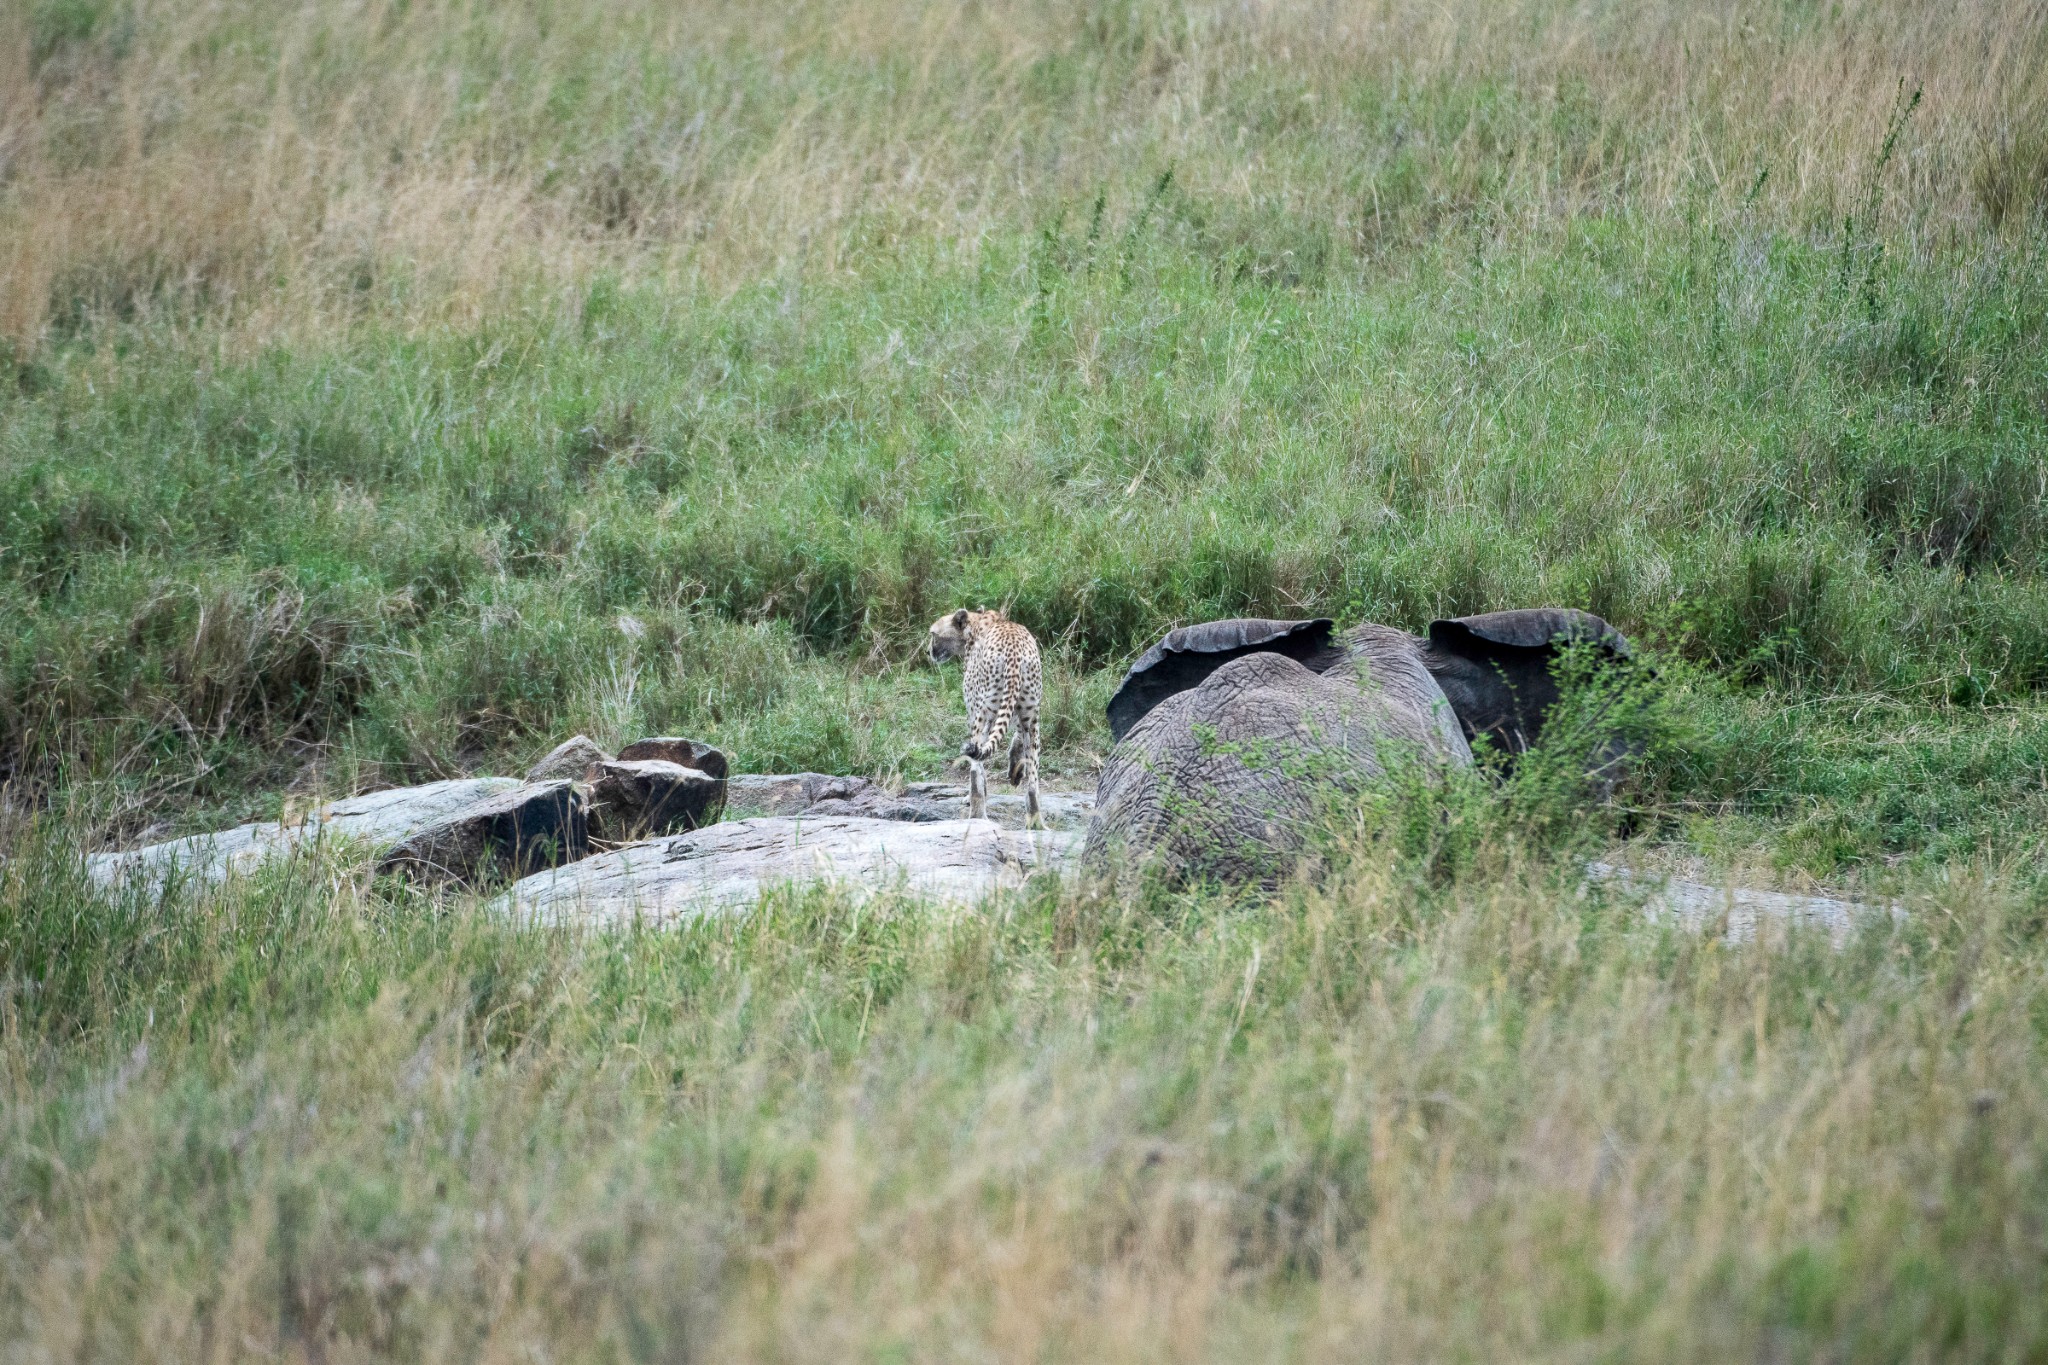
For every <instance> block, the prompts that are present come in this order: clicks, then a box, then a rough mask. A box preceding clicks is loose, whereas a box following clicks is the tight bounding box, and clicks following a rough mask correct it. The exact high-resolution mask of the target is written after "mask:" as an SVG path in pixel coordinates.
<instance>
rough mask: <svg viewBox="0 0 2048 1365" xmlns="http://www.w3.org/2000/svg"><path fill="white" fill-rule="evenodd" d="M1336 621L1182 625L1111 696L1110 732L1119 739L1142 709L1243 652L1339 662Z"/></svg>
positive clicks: (1320, 667)
mask: <svg viewBox="0 0 2048 1365" xmlns="http://www.w3.org/2000/svg"><path fill="white" fill-rule="evenodd" d="M1336 624H1337V623H1336V622H1335V621H1332V620H1330V619H1329V618H1328V617H1317V618H1316V619H1315V620H1313V621H1265V620H1259V619H1256V618H1243V619H1239V620H1234V621H1205V622H1203V623H1202V624H1201V625H1199V626H1182V627H1181V628H1180V629H1179V630H1176V631H1170V632H1168V634H1167V636H1166V638H1165V639H1163V640H1161V641H1159V643H1157V644H1155V645H1153V646H1152V648H1150V649H1148V650H1146V651H1145V652H1144V654H1142V655H1140V656H1139V658H1138V662H1136V663H1134V664H1132V665H1131V671H1130V672H1128V673H1126V674H1124V680H1123V683H1122V685H1121V686H1119V687H1118V688H1117V690H1116V695H1115V696H1113V697H1111V698H1110V699H1109V733H1110V734H1111V736H1113V737H1114V738H1116V739H1122V738H1123V737H1124V736H1125V735H1126V734H1129V733H1130V729H1131V727H1132V726H1133V725H1136V724H1137V723H1138V722H1139V721H1140V720H1143V719H1144V718H1145V713H1146V712H1148V711H1150V710H1151V709H1152V708H1153V707H1155V706H1157V705H1159V703H1160V702H1163V701H1165V700H1166V699H1167V698H1168V697H1170V696H1172V695H1174V694H1175V693H1176V692H1185V691H1187V690H1188V689H1189V688H1191V687H1199V686H1201V684H1202V680H1203V679H1204V678H1206V677H1208V676H1209V675H1210V674H1211V673H1214V672H1215V671H1216V670H1217V669H1219V668H1221V667H1223V665H1225V664H1227V663H1229V662H1230V661H1231V660H1232V659H1241V658H1243V657H1244V656H1245V655H1247V654H1262V653H1264V654H1284V655H1286V656H1287V657H1288V658H1290V659H1293V660H1294V661H1295V662H1297V663H1299V664H1301V665H1302V666H1303V667H1304V668H1307V669H1308V670H1310V671H1311V672H1314V673H1321V672H1324V671H1325V670H1327V669H1329V668H1330V667H1332V666H1333V665H1335V664H1337V663H1339V662H1341V661H1342V660H1343V658H1344V657H1345V654H1344V648H1343V646H1342V645H1340V644H1337V643H1336V642H1335V641H1333V640H1332V639H1331V638H1330V632H1331V630H1332V629H1333V628H1334V627H1335V626H1336Z"/></svg>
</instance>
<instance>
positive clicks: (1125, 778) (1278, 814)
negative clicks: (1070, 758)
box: [1083, 626, 1472, 881]
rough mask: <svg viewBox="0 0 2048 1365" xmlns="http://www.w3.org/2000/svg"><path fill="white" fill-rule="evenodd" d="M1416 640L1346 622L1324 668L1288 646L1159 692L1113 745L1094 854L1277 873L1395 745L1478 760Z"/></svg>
mask: <svg viewBox="0 0 2048 1365" xmlns="http://www.w3.org/2000/svg"><path fill="white" fill-rule="evenodd" d="M1420 643H1421V642H1420V641H1418V640H1416V639H1415V638H1414V637H1413V636H1410V635H1407V634H1405V633H1403V632H1401V631H1398V630H1393V629H1390V628H1389V627H1386V626H1360V627H1359V628H1357V629H1356V630H1354V631H1351V632H1349V633H1348V634H1347V635H1346V637H1345V639H1344V644H1345V646H1346V648H1345V649H1344V650H1343V652H1342V654H1341V655H1340V656H1339V658H1338V662H1336V663H1334V664H1332V665H1331V666H1330V667H1328V668H1327V669H1325V670H1324V671H1323V672H1321V673H1317V672H1313V671H1311V670H1310V669H1309V668H1308V667H1306V666H1304V665H1303V664H1302V663H1300V662H1298V661H1297V660H1295V659H1293V658H1289V657H1287V656H1286V655H1283V654H1276V653H1268V652H1262V651H1255V652H1252V653H1246V654H1236V655H1234V656H1233V657H1231V658H1229V659H1227V660H1226V661H1225V662H1224V663H1223V664H1222V666H1221V667H1218V668H1217V669H1215V670H1214V671H1213V672H1211V673H1209V674H1208V675H1207V676H1206V677H1205V678H1203V679H1202V680H1201V681H1200V683H1199V684H1197V685H1195V686H1193V687H1190V688H1187V689H1186V690H1184V691H1180V692H1176V693H1174V694H1173V695H1171V696H1169V697H1167V698H1165V699H1164V700H1163V701H1160V702H1159V703H1158V704H1156V705H1155V706H1153V708H1152V709H1151V710H1150V711H1148V712H1146V713H1145V714H1144V715H1143V716H1142V717H1141V718H1139V719H1138V720H1137V721H1136V722H1135V723H1134V724H1133V725H1132V726H1131V728H1130V730H1129V731H1128V732H1127V733H1126V734H1125V735H1124V738H1123V740H1122V741H1121V742H1120V743H1118V744H1117V746H1116V748H1115V749H1113V750H1111V751H1110V755H1109V758H1108V760H1107V761H1106V762H1105V763H1104V765H1103V769H1102V775H1101V778H1100V779H1099V780H1098V782H1097V784H1096V788H1095V806H1096V810H1095V818H1094V820H1093V821H1092V822H1091V823H1090V824H1089V826H1088V840H1087V845H1086V848H1085V850H1084V854H1083V856H1084V858H1085V859H1086V860H1087V861H1089V862H1090V863H1092V864H1094V865H1096V866H1098V867H1106V866H1108V865H1109V864H1111V863H1113V862H1117V861H1121V860H1123V859H1125V858H1129V859H1132V860H1134V861H1138V860H1145V861H1149V860H1151V859H1160V860H1163V861H1164V862H1165V864H1166V865H1167V866H1169V867H1171V868H1172V869H1174V871H1175V873H1176V874H1178V875H1180V876H1184V877H1196V878H1200V877H1213V878H1216V879H1219V880H1228V881H1237V880H1261V881H1271V880H1273V879H1274V878H1276V877H1277V876H1279V875H1280V874H1281V873H1282V872H1284V871H1285V869H1286V865H1287V863H1288V862H1289V861H1290V860H1291V858H1292V855H1293V854H1294V853H1296V852H1297V851H1298V850H1299V849H1300V847H1301V844H1302V841H1303V839H1304V838H1305V837H1306V835H1307V831H1308V829H1309V827H1310V826H1311V825H1312V824H1313V823H1314V821H1315V818H1316V815H1317V813H1318V807H1319V806H1320V805H1321V803H1322V802H1324V801H1327V800H1328V799H1329V798H1330V796H1331V795H1332V794H1333V793H1335V792H1342V791H1347V790H1355V789H1356V788H1357V787H1359V786H1360V785H1362V784H1363V783H1365V782H1367V781H1370V780H1371V779H1372V778H1374V777H1377V776H1379V775H1380V774H1381V773H1382V772H1384V771H1385V767H1386V764H1387V763H1388V762H1389V761H1391V760H1393V759H1394V757H1395V755H1396V754H1397V753H1398V754H1402V755H1407V756H1410V757H1414V758H1418V759H1421V760H1424V761H1427V762H1430V763H1435V764H1445V765H1450V766H1454V767H1470V766H1471V764H1472V750H1471V748H1470V747H1469V746H1468V745H1467V744H1466V742H1465V736H1464V734H1463V732H1462V731H1461V729H1460V727H1459V725H1458V720H1457V717H1456V715H1455V714H1454V713H1453V712H1452V710H1451V707H1450V704H1449V703H1448V702H1447V701H1446V700H1445V698H1444V694H1443V691H1442V689H1440V688H1439V687H1438V686H1437V684H1436V680H1435V679H1434V678H1432V677H1431V676H1430V674H1429V670H1428V669H1426V668H1424V667H1423V665H1422V659H1421V652H1420V648H1419V646H1420Z"/></svg>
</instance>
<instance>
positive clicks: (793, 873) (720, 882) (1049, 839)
mask: <svg viewBox="0 0 2048 1365" xmlns="http://www.w3.org/2000/svg"><path fill="white" fill-rule="evenodd" d="M1080 840H1081V835H1080V833H1079V832H1078V831H1074V830H1044V831H1018V830H1008V829H1004V828H1002V827H1001V826H999V825H997V824H996V823H995V822H994V821H992V820H932V821H905V820H890V819H878V818H875V817H872V816H859V815H815V816H814V815H765V816H755V817H752V818H749V819H743V820H734V821H731V822H729V823H726V824H722V825H713V826H711V827H709V828H706V829H700V830H697V831H695V832H693V833H689V834H684V835H679V836H677V837H675V838H670V839H659V840H653V841H649V842H645V843H638V844H633V845H629V846H628V847H625V848H620V849H614V850H613V851H612V852H610V853H603V854H599V855H597V856H596V857H593V858H587V859H585V860H583V861H582V862H578V863H571V864H568V865H566V866H562V867H557V868H554V869H551V870H549V871H546V872H540V873H536V874H535V875H533V876H530V877H527V878H524V879H523V880H521V881H519V882H517V883H516V884H514V885H513V887H512V888H511V889H510V890H509V891H507V892H506V893H505V895H504V896H503V897H502V898H501V899H500V900H499V901H498V902H497V908H498V909H499V910H501V911H502V912H504V913H507V914H509V915H511V916H512V917H513V918H514V919H515V920H517V921H519V922H521V923H529V924H533V923H539V924H577V925H584V926H589V927H598V928H608V927H614V926H619V925H626V924H632V923H636V922H637V923H641V924H646V925H651V926H659V925H667V924H674V923H678V922H681V921H684V920H688V919H693V918H696V917H699V916H703V915H716V914H729V913H732V912H734V911H739V910H745V909H747V908H749V907H751V906H753V905H754V904H756V903H757V902H758V901H759V900H760V899H761V896H762V894H763V893H764V892H768V891H770V890H773V889H775V888H779V887H792V888H797V889H803V888H807V887H812V886H817V885H832V886H836V887H839V888H842V889H843V890H845V891H846V892H847V893H849V894H851V895H853V896H854V897H856V898H859V899H866V898H869V897H872V896H874V895H877V894H882V893H886V892H891V891H895V892H901V893H903V894H906V895H911V896H915V897H917V898H919V899H921V900H927V901H933V902H937V903H940V904H945V905H955V906H967V905H972V904H974V903H976V902H978V901H980V900H982V899H984V898H985V897H987V896H988V895H990V894H991V893H993V892H997V891H1005V890H1015V889H1017V888H1019V887H1021V886H1023V885H1024V882H1025V880H1026V879H1027V878H1028V877H1030V876H1031V875H1032V874H1033V873H1035V872H1044V871H1057V870H1058V869H1060V868H1062V867H1064V866H1065V865H1066V864H1067V863H1069V862H1070V861H1071V860H1072V859H1073V857H1074V855H1075V854H1076V853H1078V852H1079V850H1080Z"/></svg>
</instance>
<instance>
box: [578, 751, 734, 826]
mask: <svg viewBox="0 0 2048 1365" xmlns="http://www.w3.org/2000/svg"><path fill="white" fill-rule="evenodd" d="M724 806H725V779H724V778H722V777H713V776H712V775H711V774H709V773H707V772H703V771H700V770H699V769H696V768H686V767H684V766H682V765H681V764H679V763H668V762H664V761H663V760H661V759H657V758H650V759H642V760H639V761H633V760H629V759H613V760H611V761H609V762H605V763H600V764H598V765H597V770H596V773H595V776H594V778H593V780H592V782H591V785H590V823H591V836H592V837H593V838H595V839H598V840H601V841H602V842H604V843H608V844H623V843H631V842H633V841H635V840H639V839H648V838H653V837H655V836H657V835H662V834H677V833H680V832H682V831H684V830H691V829H697V828H699V827H700V826H703V825H709V824H715V823H716V822H717V820H718V815H719V812H720V811H721V810H722V809H724Z"/></svg>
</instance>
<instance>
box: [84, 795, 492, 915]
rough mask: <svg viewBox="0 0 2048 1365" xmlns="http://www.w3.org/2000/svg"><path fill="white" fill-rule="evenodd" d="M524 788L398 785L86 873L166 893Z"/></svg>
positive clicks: (370, 837) (377, 836)
mask: <svg viewBox="0 0 2048 1365" xmlns="http://www.w3.org/2000/svg"><path fill="white" fill-rule="evenodd" d="M519 785H520V782H519V779H517V778H513V777H470V778H456V779H454V780H452V781H447V782H429V783H427V784H426V785H424V786H419V787H394V788H392V789H391V790H390V791H381V792H371V793H370V794H369V795H367V796H351V797H349V798H348V799H347V800H345V801H334V802H330V803H329V804H327V805H324V806H322V807H320V808H319V809H318V810H315V811H313V812H312V813H311V814H310V815H308V816H306V818H305V819H303V820H299V821H293V822H291V823H289V824H286V823H280V822H278V821H275V820H272V821H265V822H263V823H261V824H253V825H238V826H236V827H235V828H234V829H229V830H222V831H221V832H220V833H218V834H195V835H193V836H192V837H190V838H187V839H173V840H171V841H170V842H169V843H162V844H150V845H148V846H147V847H144V848H136V849H127V850H124V851H122V852H118V853H96V854H93V855H92V856H91V857H89V858H87V859H86V863H85V866H86V872H87V874H88V875H89V876H91V877H92V879H93V880H94V881H96V882H98V883H99V884H100V885H101V886H108V887H111V886H114V885H117V884H119V883H123V882H136V881H139V882H141V883H142V884H143V885H145V886H147V887H149V888H151V889H152V890H157V889H161V888H162V886H163V884H164V883H165V882H166V881H167V880H169V878H170V877H171V876H172V874H173V872H174V871H175V872H177V873H178V874H179V875H182V876H184V877H186V878H189V879H191V880H193V881H196V882H200V883H202V884H211V883H214V882H220V881H225V880H226V879H227V878H228V877H230V876H237V875H240V876H246V875H248V874H249V873H251V872H253V871H255V870H256V869H257V868H259V867H261V866H263V864H265V863H268V862H270V861H272V860H274V859H277V858H283V857H287V856H289V855H290V854H291V853H292V852H293V851H294V850H295V849H297V848H299V847H301V846H302V845H305V844H307V843H309V842H311V841H313V840H316V839H329V840H332V839H352V840H360V841H362V842H363V843H366V844H370V845H372V846H374V847H376V848H378V849H379V850H380V851H381V850H382V849H385V848H388V847H390V846H391V845H393V844H396V843H398V842H400V841H401V840H403V839H405V838H406V837H407V836H408V835H411V834H413V833H415V832H416V831H418V830H420V829H423V828H425V827H427V826H429V825H432V824H435V823H436V822H438V821H440V820H443V819H446V818H447V817H448V816H450V815H453V814H454V813H455V812H457V811H459V810H462V809H463V808H464V807H466V806H473V805H475V804H476V803H477V802H479V801H482V800H486V799H488V798H490V797H493V796H497V795H500V794H501V793H504V792H508V791H511V790H513V789H514V788H516V787H518V786H519Z"/></svg>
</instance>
